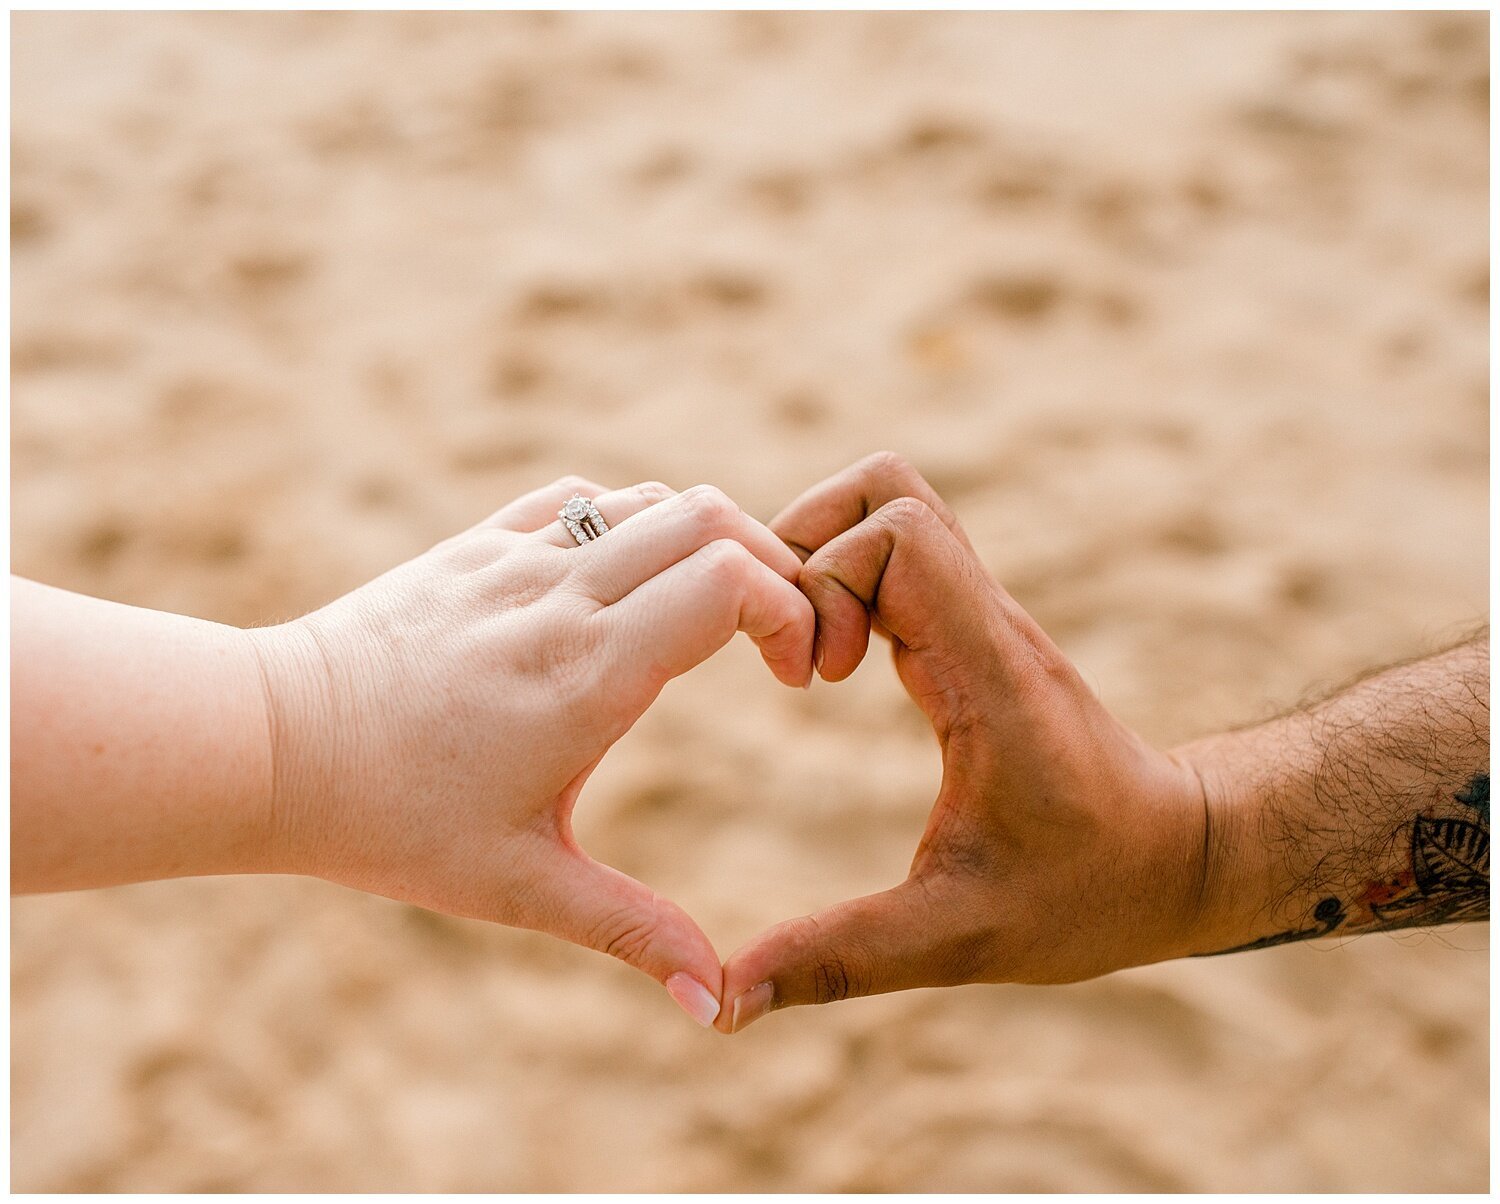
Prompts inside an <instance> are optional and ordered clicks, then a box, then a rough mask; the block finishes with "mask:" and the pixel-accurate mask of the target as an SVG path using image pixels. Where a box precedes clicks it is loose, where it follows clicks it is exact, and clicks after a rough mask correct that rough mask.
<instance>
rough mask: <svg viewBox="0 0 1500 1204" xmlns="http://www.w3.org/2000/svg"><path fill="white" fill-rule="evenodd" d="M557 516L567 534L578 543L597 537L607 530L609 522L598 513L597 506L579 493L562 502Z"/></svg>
mask: <svg viewBox="0 0 1500 1204" xmlns="http://www.w3.org/2000/svg"><path fill="white" fill-rule="evenodd" d="M557 517H558V518H560V519H562V524H563V526H565V527H566V528H567V529H568V534H569V535H571V536H572V537H573V538H574V539H575V540H577V541H578V542H579V543H580V544H585V543H588V542H589V541H590V540H591V539H598V538H599V536H601V535H603V534H604V533H605V532H606V531H608V530H609V524H608V523H607V522H605V521H604V515H602V514H600V513H599V507H598V506H596V505H594V503H593V502H591V501H590V500H589V499H588V498H586V497H584V496H583V495H582V494H581V493H575V494H574V495H573V496H572V497H570V498H569V499H568V500H567V501H566V502H564V503H563V508H562V509H561V510H559V511H558V512H557Z"/></svg>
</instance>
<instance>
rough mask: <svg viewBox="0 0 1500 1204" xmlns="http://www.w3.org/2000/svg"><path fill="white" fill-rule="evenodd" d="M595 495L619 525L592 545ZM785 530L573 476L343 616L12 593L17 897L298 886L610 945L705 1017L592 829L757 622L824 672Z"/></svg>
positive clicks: (680, 938)
mask: <svg viewBox="0 0 1500 1204" xmlns="http://www.w3.org/2000/svg"><path fill="white" fill-rule="evenodd" d="M574 493H581V494H584V495H585V496H588V497H591V498H594V499H595V501H596V503H597V505H598V506H599V509H600V511H601V513H602V514H603V515H604V517H605V518H606V519H607V520H608V521H609V523H610V525H611V527H612V530H611V531H610V532H609V533H608V536H607V537H606V538H603V539H600V540H597V541H595V542H592V543H589V544H587V545H585V546H583V547H578V546H576V545H575V544H574V541H573V539H572V537H571V536H570V535H569V534H568V533H567V531H566V530H565V529H564V527H563V526H562V524H561V523H559V522H558V521H557V511H558V509H559V507H560V506H562V504H563V503H564V501H565V500H566V499H567V498H568V497H570V496H571V495H573V494H574ZM799 569H800V565H799V563H798V560H797V557H796V556H795V555H794V554H793V553H792V552H790V551H789V550H788V549H787V547H786V545H785V544H783V543H782V542H781V541H780V540H778V539H776V538H775V537H773V536H772V535H771V534H770V532H769V531H767V529H766V528H765V527H764V526H763V525H762V524H760V523H758V522H756V521H755V520H753V519H751V518H750V517H749V516H748V515H746V514H744V513H743V512H742V511H741V510H740V509H739V507H737V506H736V505H735V504H734V503H733V502H731V501H730V500H729V499H728V498H727V497H725V496H724V494H723V493H721V492H720V491H719V490H717V489H714V488H712V487H708V486H701V487H697V488H694V489H690V490H687V491H685V492H683V493H680V494H677V493H674V492H673V491H672V490H670V489H668V488H667V487H666V486H664V485H660V484H656V483H646V484H642V485H637V486H634V487H632V488H630V489H624V490H615V491H607V490H605V489H604V488H603V487H601V486H599V485H597V484H595V483H593V482H591V481H586V480H582V479H578V478H565V479H563V480H561V481H558V482H555V483H553V484H552V485H550V486H548V487H546V488H544V489H541V490H538V491H537V492H536V493H533V494H528V495H527V496H525V497H523V498H520V499H518V500H517V501H515V502H513V503H511V504H510V505H509V506H506V507H505V508H504V509H502V510H500V511H499V512H498V513H497V514H495V515H494V516H492V517H491V518H490V519H488V520H486V521H485V522H483V523H481V524H479V525H478V526H476V527H474V528H473V529H471V530H469V531H465V532H463V533H462V534H460V535H458V536H455V537H454V538H452V539H449V540H446V541H444V542H443V543H441V544H439V545H438V546H437V547H435V548H433V549H432V550H431V551H429V552H427V553H425V554H424V555H422V556H419V557H417V558H416V559H415V560H412V561H410V562H408V563H407V564H404V565H401V566H399V567H398V568H396V569H393V570H392V571H391V572H389V573H387V574H385V575H384V576H382V577H379V578H377V579H376V580H374V581H372V582H370V583H369V584H368V585H365V586H363V587H361V588H360V589H357V590H355V591H354V592H352V593H350V594H348V595H346V596H345V597H343V598H340V599H338V600H337V601H335V602H333V603H332V604H330V605H329V606H327V607H325V608H323V609H322V610H319V611H316V612H314V613H312V614H310V615H307V616H305V617H303V618H301V619H297V620H295V621H293V622H290V623H285V624H282V625H280V626H276V627H266V628H259V629H252V630H240V629H238V628H233V627H226V626H221V625H219V624H214V623H206V622H202V621H199V620H196V619H190V618H184V617H182V616H178V615H169V614H161V613H158V612H155V611H149V610H141V609H138V608H135V607H128V606H120V605H117V604H115V603H112V602H104V601H100V600H98V599H93V598H85V597H81V596H79V595H76V594H69V593H66V592H64V591H61V590H55V589H50V588H48V587H47V586H43V585H38V584H35V583H33V582H29V581H23V580H18V581H16V582H15V587H14V591H13V614H12V645H13V662H12V703H13V706H12V714H13V719H12V725H13V726H12V764H11V776H12V818H11V824H12V828H11V848H12V868H11V872H12V889H13V890H16V891H21V892H28V891H55V890H69V889H76V888H80V887H93V886H105V885H109V884H113V883H124V882H137V881H142V880H145V879H152V878H168V877H176V876H180V875H196V874H247V873H295V874H309V875H313V876H316V877H320V878H326V879H329V880H331V881H334V882H339V883H343V884H345V885H348V886H354V887H358V888H360V889H362V890H367V891H372V892H374V893H377V894H381V895H386V896H389V897H391V898H394V899H401V900H405V901H407V902H411V903H415V904H418V905H420V906H422V907H427V908H432V909H435V910H438V911H444V912H449V913H452V914H455V915H461V916H468V917H472V918H476V919H481V920H491V921H495V922H497V923H502V924H510V925H515V926H519V927H525V928H534V929H539V930H541V931H544V932H548V933H552V934H553V935H556V936H558V937H561V938H563V939H565V940H569V941H574V942H576V943H578V944H581V945H586V946H588V947H590V948H594V949H598V950H600V951H602V952H606V953H610V954H612V955H614V956H616V957H619V958H621V959H622V960H624V961H626V962H628V963H629V964H630V965H633V966H635V967H636V968H637V969H640V970H642V971H644V972H645V973H647V974H649V975H650V976H651V977H652V978H655V979H656V980H657V981H658V982H661V983H662V984H663V985H664V986H666V988H667V990H668V991H669V993H670V994H671V995H672V997H673V999H674V1000H676V1001H677V1002H678V1004H679V1005H681V1006H682V1008H683V1009H684V1010H685V1011H687V1012H688V1014H689V1015H691V1016H692V1017H693V1018H694V1019H696V1020H697V1021H698V1022H699V1023H702V1024H708V1023H710V1022H711V1021H712V1020H713V1019H714V1017H715V1016H716V1015H717V1013H718V1011H719V999H720V995H721V978H720V963H719V956H718V954H717V953H716V952H715V951H714V948H713V946H712V944H711V943H710V942H709V940H708V938H707V937H706V936H705V935H704V934H703V932H702V931H701V930H700V929H699V927H698V926H697V924H695V923H694V922H693V921H692V920H691V919H690V918H689V917H688V916H687V914H686V913H685V912H684V911H682V909H681V908H679V907H678V906H676V905H675V904H674V903H671V902H670V901H668V900H666V899H663V898H661V897H660V896H658V895H657V894H655V893H654V892H653V891H652V890H651V889H650V888H649V887H647V886H645V885H643V884H642V883H639V882H636V881H634V880H633V879H631V878H628V877H626V876H625V875H624V874H621V873H619V872H618V871H616V870H614V869H611V868H609V867H608V866H605V865H602V864H600V863H599V862H596V861H595V860H593V859H592V858H591V857H589V855H588V854H587V853H586V852H584V850H583V849H581V848H580V847H579V845H578V843H577V842H576V841H575V840H574V839H573V835H572V827H571V822H570V820H571V814H572V809H573V804H574V801H575V800H576V799H577V797H578V794H579V791H580V790H581V789H582V787H583V785H584V782H585V781H586V780H587V779H588V776H589V774H590V773H591V772H592V771H593V769H594V767H595V766H596V765H597V764H598V763H599V761H600V759H601V758H602V757H603V756H604V754H605V752H607V751H608V749H609V747H610V746H611V745H612V744H613V743H614V742H615V741H616V740H618V739H619V738H620V737H621V736H622V735H624V734H625V732H626V731H627V730H629V728H630V727H631V725H632V724H633V723H634V722H635V721H636V719H637V718H639V717H640V715H641V713H642V712H643V711H645V709H646V708H647V707H648V706H649V705H650V704H651V702H652V700H653V699H655V697H656V696H657V694H658V693H659V692H660V691H661V689H662V687H663V686H664V685H665V684H666V682H667V681H668V680H669V679H671V678H672V677H675V676H677V675H678V674H680V673H684V672H686V671H687V670H688V669H690V668H692V667H693V666H694V665H696V664H698V663H699V662H700V661H702V660H704V659H706V658H707V657H708V656H710V655H712V653H713V652H715V651H716V650H717V649H718V648H720V647H721V646H723V645H724V644H725V643H726V642H728V640H729V639H730V638H731V637H732V636H733V635H734V633H735V631H736V630H739V631H744V632H746V633H747V634H748V635H749V636H750V637H751V638H752V639H753V640H755V642H756V643H757V644H758V645H759V647H760V651H761V654H762V656H763V658H764V659H765V661H766V663H767V665H768V666H769V667H770V668H771V671H772V672H773V673H774V674H775V676H776V677H777V678H778V679H779V680H781V681H782V682H784V683H786V684H787V685H790V686H797V687H801V686H804V685H805V684H807V682H808V681H809V679H810V677H811V654H812V640H813V612H812V607H811V606H810V605H809V604H808V601H807V599H806V598H805V597H803V595H802V594H801V593H799V592H798V590H797V589H796V587H795V586H794V585H793V584H792V582H793V581H795V580H796V578H797V574H798V571H799Z"/></svg>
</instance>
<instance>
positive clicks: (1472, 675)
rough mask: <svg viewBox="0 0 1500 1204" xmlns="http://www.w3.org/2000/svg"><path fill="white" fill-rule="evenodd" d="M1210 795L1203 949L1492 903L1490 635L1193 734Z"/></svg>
mask: <svg viewBox="0 0 1500 1204" xmlns="http://www.w3.org/2000/svg"><path fill="white" fill-rule="evenodd" d="M1182 754H1183V756H1184V759H1186V760H1187V761H1189V762H1190V763H1191V764H1193V765H1194V766H1195V767H1196V768H1197V769H1198V770H1199V772H1200V774H1201V776H1202V778H1203V780H1204V783H1205V788H1206V794H1207V799H1208V804H1209V805H1208V820H1209V822H1208V832H1209V835H1208V840H1207V842H1206V844H1207V848H1208V850H1209V859H1208V875H1207V881H1206V890H1205V913H1206V915H1205V918H1206V920H1207V921H1208V924H1207V925H1206V929H1205V931H1206V932H1208V933H1211V934H1212V936H1211V937H1209V939H1208V940H1207V941H1206V943H1205V944H1204V946H1203V948H1202V952H1227V951H1234V950H1237V949H1242V948H1260V947H1264V946H1267V945H1277V944H1283V943H1286V942H1289V941H1295V940H1303V939H1311V938H1314V937H1319V936H1325V935H1332V934H1340V933H1355V932H1375V931H1384V930H1393V929H1399V928H1413V927H1425V926H1431V925H1435V924H1445V923H1456V922H1459V921H1463V920H1476V919H1481V920H1482V919H1488V918H1489V639H1488V637H1487V636H1485V637H1482V638H1480V639H1476V640H1473V641H1471V642H1469V643H1466V644H1463V645H1461V646H1460V647H1457V648H1453V649H1450V650H1449V651H1447V652H1443V653H1439V654H1438V655H1436V656H1432V657H1428V658H1426V659H1424V660H1420V661H1417V662H1414V663H1412V664H1408V665H1401V666H1397V667H1395V668H1392V669H1388V670H1386V671H1384V672H1382V673H1380V674H1377V675H1375V676H1373V677H1370V678H1366V679H1365V680H1363V681H1361V682H1359V683H1358V684H1356V685H1353V686H1351V687H1349V688H1348V689H1346V690H1344V691H1342V692H1341V693H1339V694H1337V695H1336V696H1334V697H1333V698H1330V699H1328V700H1327V701H1325V702H1322V703H1319V704H1316V705H1314V706H1311V707H1308V708H1306V709H1304V710H1301V711H1297V712H1295V713H1293V714H1291V715H1288V716H1285V717H1283V718H1281V719H1277V720H1273V721H1272V722H1270V723H1267V724H1263V725H1261V726H1259V727H1256V728H1251V729H1248V730H1245V731H1240V732H1231V733H1229V734H1227V735H1224V736H1219V737H1215V738H1213V739H1210V740H1204V741H1200V742H1199V743H1197V744H1195V745H1191V746H1189V747H1188V748H1186V749H1184V750H1182Z"/></svg>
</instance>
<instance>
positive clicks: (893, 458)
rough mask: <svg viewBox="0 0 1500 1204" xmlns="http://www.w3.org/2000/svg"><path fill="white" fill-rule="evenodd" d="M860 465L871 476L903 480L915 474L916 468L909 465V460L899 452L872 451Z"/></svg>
mask: <svg viewBox="0 0 1500 1204" xmlns="http://www.w3.org/2000/svg"><path fill="white" fill-rule="evenodd" d="M861 467H862V468H863V469H864V470H865V472H867V473H869V474H870V475H871V476H876V477H881V478H896V479H901V480H905V479H909V478H911V477H914V476H916V475H917V470H916V469H915V468H913V467H912V466H911V461H909V460H908V459H907V458H906V457H905V456H903V455H902V454H901V453H900V452H893V451H878V452H872V453H871V454H870V455H868V456H866V457H865V458H864V460H863V461H862V462H861Z"/></svg>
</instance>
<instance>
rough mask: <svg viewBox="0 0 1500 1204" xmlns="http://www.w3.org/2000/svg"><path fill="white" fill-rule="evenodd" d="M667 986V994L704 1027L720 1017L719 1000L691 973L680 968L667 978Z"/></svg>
mask: <svg viewBox="0 0 1500 1204" xmlns="http://www.w3.org/2000/svg"><path fill="white" fill-rule="evenodd" d="M666 987H667V994H668V995H670V996H671V997H672V998H673V999H675V1000H676V1001H677V1006H678V1007H680V1008H681V1009H682V1010H683V1011H684V1012H686V1013H687V1014H688V1015H689V1016H691V1017H692V1018H693V1019H694V1020H696V1021H697V1022H698V1023H699V1024H701V1025H702V1026H703V1027H704V1028H707V1027H708V1026H709V1025H711V1024H712V1023H713V1022H714V1021H715V1020H716V1019H717V1018H718V1015H719V1001H718V1000H717V999H715V998H714V993H713V992H712V991H710V990H709V989H708V988H707V987H705V986H704V985H703V984H702V983H701V982H699V981H698V980H697V979H696V978H694V977H693V976H692V975H691V974H684V973H683V972H682V971H681V970H679V971H678V972H677V973H676V974H673V975H672V976H671V977H669V978H668V979H667V982H666Z"/></svg>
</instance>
